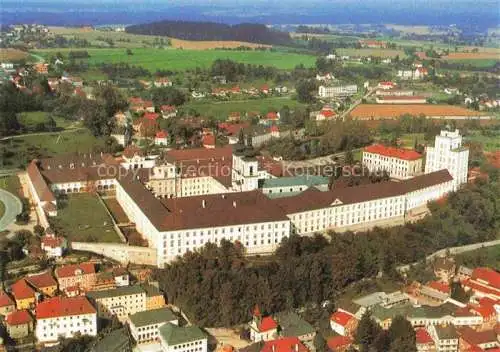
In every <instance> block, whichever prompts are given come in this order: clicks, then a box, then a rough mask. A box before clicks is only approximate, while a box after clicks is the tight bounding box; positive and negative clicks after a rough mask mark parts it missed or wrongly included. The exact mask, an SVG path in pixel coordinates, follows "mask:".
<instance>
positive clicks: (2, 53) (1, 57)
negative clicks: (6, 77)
mask: <svg viewBox="0 0 500 352" xmlns="http://www.w3.org/2000/svg"><path fill="white" fill-rule="evenodd" d="M27 57H28V53H27V52H25V51H21V50H18V49H12V48H7V49H0V62H5V61H18V60H23V59H26V58H27Z"/></svg>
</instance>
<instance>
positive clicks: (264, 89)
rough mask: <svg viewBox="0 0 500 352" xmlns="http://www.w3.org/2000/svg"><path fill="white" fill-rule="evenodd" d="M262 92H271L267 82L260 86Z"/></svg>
mask: <svg viewBox="0 0 500 352" xmlns="http://www.w3.org/2000/svg"><path fill="white" fill-rule="evenodd" d="M260 92H261V93H263V94H269V92H270V90H269V86H268V85H267V84H264V85H263V86H262V87H260Z"/></svg>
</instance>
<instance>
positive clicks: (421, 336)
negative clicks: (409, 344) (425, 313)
mask: <svg viewBox="0 0 500 352" xmlns="http://www.w3.org/2000/svg"><path fill="white" fill-rule="evenodd" d="M415 342H416V347H417V352H434V351H435V350H436V349H435V345H434V340H433V339H432V337H431V335H429V333H428V332H427V330H426V329H425V328H418V329H415Z"/></svg>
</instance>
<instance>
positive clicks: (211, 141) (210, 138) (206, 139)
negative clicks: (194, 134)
mask: <svg viewBox="0 0 500 352" xmlns="http://www.w3.org/2000/svg"><path fill="white" fill-rule="evenodd" d="M203 145H210V146H212V145H215V136H214V135H212V134H207V135H205V136H203Z"/></svg>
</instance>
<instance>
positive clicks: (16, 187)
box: [0, 175, 21, 195]
mask: <svg viewBox="0 0 500 352" xmlns="http://www.w3.org/2000/svg"><path fill="white" fill-rule="evenodd" d="M0 188H1V189H4V190H6V191H8V192H10V193H12V194H15V195H18V194H19V192H20V190H21V183H20V182H19V178H18V177H17V176H15V175H12V176H5V177H0Z"/></svg>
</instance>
